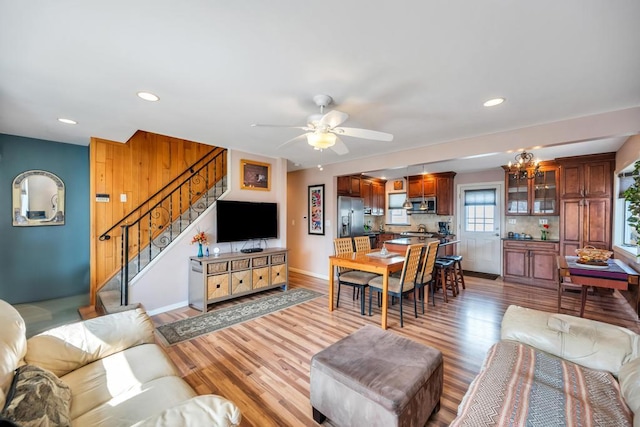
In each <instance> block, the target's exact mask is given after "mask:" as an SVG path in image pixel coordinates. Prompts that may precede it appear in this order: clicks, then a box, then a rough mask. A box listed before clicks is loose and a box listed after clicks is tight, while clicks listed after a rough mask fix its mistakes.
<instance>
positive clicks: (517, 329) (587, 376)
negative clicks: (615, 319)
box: [451, 305, 640, 427]
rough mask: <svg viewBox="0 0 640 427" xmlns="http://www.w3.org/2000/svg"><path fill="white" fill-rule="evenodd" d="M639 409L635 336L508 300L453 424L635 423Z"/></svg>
mask: <svg viewBox="0 0 640 427" xmlns="http://www.w3.org/2000/svg"><path fill="white" fill-rule="evenodd" d="M639 412H640V336H639V335H638V334H636V333H635V332H633V331H631V330H629V329H627V328H622V327H619V326H615V325H610V324H607V323H603V322H597V321H594V320H589V319H583V318H579V317H574V316H569V315H564V314H556V313H547V312H543V311H538V310H532V309H527V308H523V307H518V306H513V305H512V306H510V307H509V308H508V309H507V311H506V312H505V315H504V317H503V319H502V331H501V340H500V341H499V342H498V343H496V344H495V345H494V346H493V347H491V349H490V350H489V352H488V354H487V357H486V358H485V361H484V364H483V366H482V368H481V370H480V373H479V374H478V376H477V377H476V378H475V379H474V380H473V382H472V383H471V385H470V386H469V390H468V391H467V393H466V394H465V396H464V397H463V399H462V402H461V403H460V407H459V409H458V417H457V418H456V419H455V420H454V422H453V423H452V424H451V425H452V426H473V427H481V426H485V425H540V426H550V425H576V426H582V425H584V426H588V425H620V426H624V425H631V423H633V425H634V426H635V427H640V413H639ZM636 414H638V415H637V416H636Z"/></svg>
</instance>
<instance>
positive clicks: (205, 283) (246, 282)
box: [189, 248, 288, 313]
mask: <svg viewBox="0 0 640 427" xmlns="http://www.w3.org/2000/svg"><path fill="white" fill-rule="evenodd" d="M287 271H288V268H287V250H286V249H284V248H268V249H265V250H264V251H262V252H253V253H247V254H245V253H242V252H228V253H221V254H219V255H218V256H217V257H216V256H209V257H202V258H199V257H195V256H192V257H189V306H191V307H192V308H195V309H196V310H200V311H202V312H203V313H205V312H206V311H207V304H211V303H215V302H220V301H224V300H228V299H232V298H236V297H239V296H242V295H248V294H252V293H254V292H260V291H264V290H266V289H272V288H277V287H281V288H282V289H284V290H287V283H288V274H287Z"/></svg>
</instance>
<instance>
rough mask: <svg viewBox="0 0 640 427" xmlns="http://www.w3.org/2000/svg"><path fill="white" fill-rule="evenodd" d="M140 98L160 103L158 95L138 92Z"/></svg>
mask: <svg viewBox="0 0 640 427" xmlns="http://www.w3.org/2000/svg"><path fill="white" fill-rule="evenodd" d="M138 96H139V97H140V98H142V99H144V100H145V101H152V102H155V101H158V100H159V99H160V98H158V96H157V95H154V94H152V93H151V92H138Z"/></svg>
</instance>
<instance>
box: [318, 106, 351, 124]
mask: <svg viewBox="0 0 640 427" xmlns="http://www.w3.org/2000/svg"><path fill="white" fill-rule="evenodd" d="M348 118H349V115H348V114H347V113H343V112H342V111H337V110H331V111H329V112H328V113H327V114H325V115H324V116H322V118H321V119H320V123H319V126H324V125H326V126H329V128H334V127H336V126H338V125H339V124H341V123H344V122H345V121H346V120H347V119H348Z"/></svg>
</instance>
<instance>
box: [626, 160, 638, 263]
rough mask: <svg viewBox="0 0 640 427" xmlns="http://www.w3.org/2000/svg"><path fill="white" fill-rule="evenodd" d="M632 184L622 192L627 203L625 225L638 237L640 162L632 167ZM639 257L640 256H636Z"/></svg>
mask: <svg viewBox="0 0 640 427" xmlns="http://www.w3.org/2000/svg"><path fill="white" fill-rule="evenodd" d="M632 178H633V184H631V185H630V186H629V188H627V189H626V190H624V192H623V193H622V194H623V195H624V199H625V200H626V201H627V202H629V213H630V214H631V216H630V217H629V218H627V223H628V224H629V225H630V226H631V227H632V228H633V229H634V234H635V235H636V236H640V160H638V161H637V162H635V163H634V165H633V175H632ZM638 256H640V254H638Z"/></svg>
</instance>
